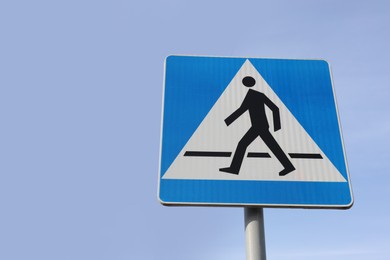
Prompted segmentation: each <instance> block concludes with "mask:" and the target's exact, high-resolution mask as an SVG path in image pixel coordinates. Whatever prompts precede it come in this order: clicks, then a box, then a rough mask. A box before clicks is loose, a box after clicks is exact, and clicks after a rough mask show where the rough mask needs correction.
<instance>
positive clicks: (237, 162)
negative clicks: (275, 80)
mask: <svg viewBox="0 0 390 260" xmlns="http://www.w3.org/2000/svg"><path fill="white" fill-rule="evenodd" d="M242 83H243V84H244V86H246V87H248V88H250V87H253V86H254V85H255V84H256V81H255V79H254V78H252V77H249V76H247V77H245V78H244V79H243V80H242ZM265 105H267V107H269V108H270V109H271V110H272V114H273V121H274V131H275V132H276V131H278V130H280V129H281V126H280V115H279V108H278V107H277V106H276V105H275V104H274V103H273V102H272V101H271V100H270V99H269V98H267V97H266V96H265V95H264V94H263V93H261V92H258V91H255V90H253V89H249V90H248V93H247V94H246V96H245V99H244V101H243V102H242V104H241V106H240V107H239V108H238V109H237V110H236V111H234V112H233V113H232V114H231V115H230V116H229V117H227V118H226V119H225V123H226V125H227V126H229V125H230V124H231V123H233V122H234V121H235V120H236V119H237V118H238V117H240V116H241V115H242V114H243V113H244V112H245V111H247V110H248V112H249V116H250V120H251V124H252V127H251V128H249V130H248V132H246V134H245V135H244V136H243V137H242V138H241V140H240V141H239V142H238V145H237V148H236V151H235V153H234V156H233V160H232V162H231V164H230V167H227V168H221V169H219V170H220V171H221V172H227V173H232V174H238V173H239V171H240V168H241V164H242V160H243V159H244V156H245V151H246V149H247V147H248V146H249V145H250V144H251V143H252V142H253V141H254V140H255V139H256V138H257V137H258V136H260V137H261V139H262V140H263V141H264V143H265V144H266V145H267V146H268V148H269V149H270V150H271V152H272V153H273V154H274V155H275V156H276V158H277V159H278V160H279V162H280V163H281V164H282V165H283V167H284V169H283V170H282V171H281V172H279V175H280V176H284V175H286V174H288V173H290V172H292V171H294V170H295V167H294V166H293V165H292V163H291V162H290V160H289V159H288V158H287V156H286V154H285V153H284V152H283V150H282V148H280V146H279V144H278V143H277V142H276V140H275V139H274V137H273V136H272V135H271V133H270V132H269V124H268V120H267V116H266V114H265Z"/></svg>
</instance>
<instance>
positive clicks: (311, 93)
mask: <svg viewBox="0 0 390 260" xmlns="http://www.w3.org/2000/svg"><path fill="white" fill-rule="evenodd" d="M165 62H166V63H165V87H164V100H163V104H164V105H163V119H162V120H163V123H162V133H161V154H160V174H159V199H160V201H161V203H163V204H164V205H219V206H261V207H300V208H302V207H304V208H349V207H351V206H352V203H353V198H352V192H351V185H350V181H349V173H348V169H347V163H346V158H345V153H344V148H343V141H342V136H341V131H340V125H339V118H338V112H337V107H336V102H335V96H334V91H333V86H332V79H331V74H330V69H329V65H328V63H327V62H325V61H323V60H283V59H252V58H249V59H246V58H216V57H195V56H169V57H167V59H166V61H165Z"/></svg>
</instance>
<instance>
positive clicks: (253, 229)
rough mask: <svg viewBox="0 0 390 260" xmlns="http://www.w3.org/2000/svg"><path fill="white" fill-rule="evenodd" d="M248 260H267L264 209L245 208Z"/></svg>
mask: <svg viewBox="0 0 390 260" xmlns="http://www.w3.org/2000/svg"><path fill="white" fill-rule="evenodd" d="M244 212H245V237H246V260H266V254H265V235H264V216H263V208H245V209H244Z"/></svg>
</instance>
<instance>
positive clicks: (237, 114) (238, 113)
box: [225, 102, 246, 126]
mask: <svg viewBox="0 0 390 260" xmlns="http://www.w3.org/2000/svg"><path fill="white" fill-rule="evenodd" d="M244 103H245V102H244ZM244 103H242V105H241V106H240V107H239V108H238V109H237V110H236V111H234V112H233V113H232V114H231V115H230V116H228V117H227V118H226V119H225V123H226V125H227V126H229V125H230V124H231V123H233V122H234V121H235V120H236V119H237V118H239V117H240V116H241V115H242V114H243V113H244V112H245V111H246V107H245V106H244Z"/></svg>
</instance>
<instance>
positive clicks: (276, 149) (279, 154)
mask: <svg viewBox="0 0 390 260" xmlns="http://www.w3.org/2000/svg"><path fill="white" fill-rule="evenodd" d="M260 137H261V139H263V141H264V143H265V144H266V145H267V146H268V148H269V149H270V150H271V152H272V153H273V154H274V155H275V156H276V158H277V159H278V160H279V162H280V163H281V164H282V165H283V167H284V169H283V170H282V171H281V172H279V175H280V176H284V175H286V174H288V173H290V172H292V171H294V170H295V167H294V165H293V164H292V163H291V161H290V160H289V159H288V157H287V155H286V154H285V153H284V152H283V150H282V148H280V146H279V144H278V143H277V142H276V140H275V139H274V137H273V136H272V134H271V133H270V132H269V131H268V130H263V131H261V133H260Z"/></svg>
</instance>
